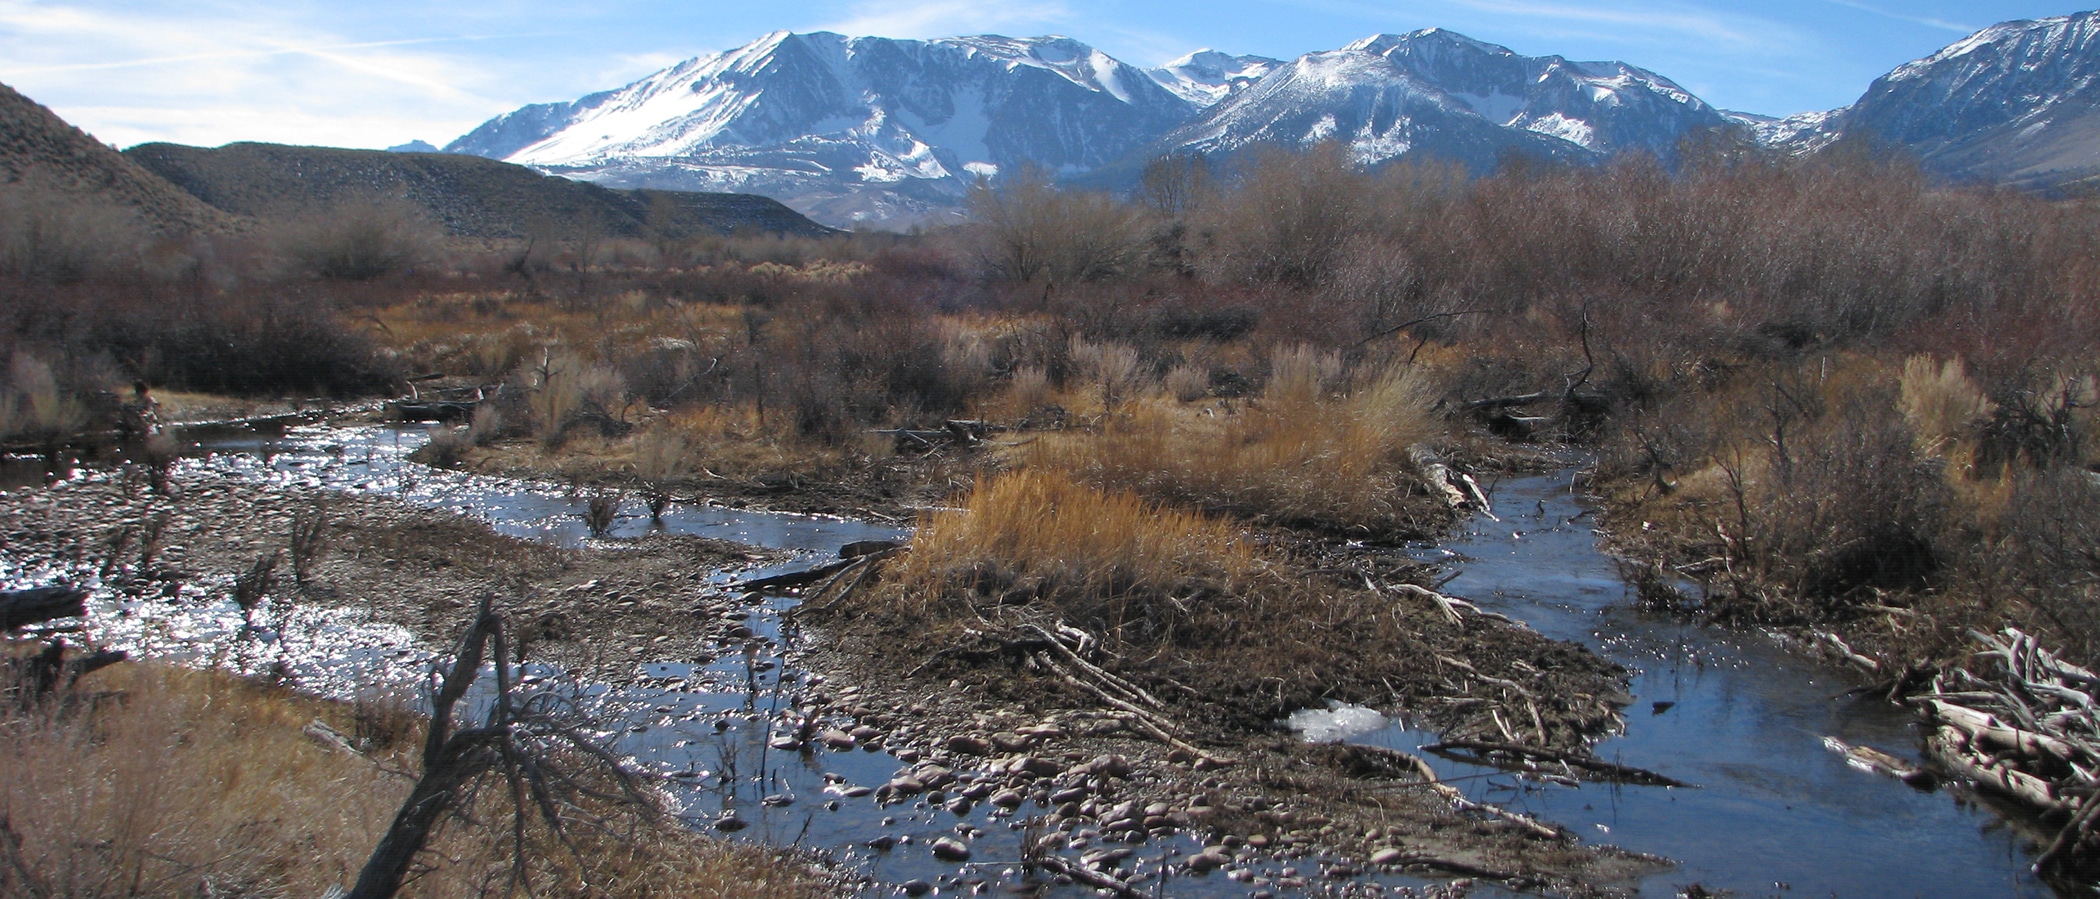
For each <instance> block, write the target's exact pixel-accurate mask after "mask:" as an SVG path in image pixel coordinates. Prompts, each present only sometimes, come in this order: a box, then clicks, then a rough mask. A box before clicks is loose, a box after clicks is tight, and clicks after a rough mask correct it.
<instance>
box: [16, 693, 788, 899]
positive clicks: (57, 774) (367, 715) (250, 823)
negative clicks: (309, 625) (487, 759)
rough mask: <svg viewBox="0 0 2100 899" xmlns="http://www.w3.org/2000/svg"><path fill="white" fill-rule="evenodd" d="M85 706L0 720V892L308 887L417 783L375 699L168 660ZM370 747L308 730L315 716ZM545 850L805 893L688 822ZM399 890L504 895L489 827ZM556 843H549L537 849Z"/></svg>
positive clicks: (333, 870)
mask: <svg viewBox="0 0 2100 899" xmlns="http://www.w3.org/2000/svg"><path fill="white" fill-rule="evenodd" d="M83 689H84V690H87V689H92V690H98V691H108V692H100V693H97V694H95V698H94V700H93V701H92V703H91V704H88V703H86V699H87V695H86V694H85V693H83V694H81V695H80V697H79V698H80V699H81V700H82V701H81V702H70V703H60V704H53V705H51V706H48V707H45V708H39V709H35V710H32V711H30V712H26V713H14V714H12V715H10V716H9V717H8V718H6V719H5V720H4V721H0V743H4V747H0V822H4V825H0V826H4V827H5V828H6V839H5V842H4V843H0V855H4V856H6V857H7V862H8V863H7V864H6V865H4V866H0V893H5V894H6V895H11V896H36V897H69V899H101V897H162V896H165V897H194V896H210V895H215V896H252V897H276V896H284V897H294V896H296V897H313V896H318V895H320V894H321V893H322V892H323V891H324V890H325V889H327V888H328V887H329V886H330V885H334V884H347V883H349V882H351V881H352V880H354V879H355V878H356V874H357V871H358V869H359V868H360V867H361V866H362V865H363V863H364V860H365V857H366V855H367V854H369V853H370V852H371V850H372V847H373V846H374V845H375V844H376V843H377V841H378V839H379V836H380V834H381V833H382V832H383V831H384V829H385V827H386V825H387V822H388V821H389V820H391V819H392V817H393V815H394V811H395V809H396V807H397V806H398V805H399V803H400V802H401V800H402V799H403V798H404V797H406V796H407V795H408V791H409V787H410V781H409V780H408V779H407V778H406V777H403V776H400V775H396V774H391V773H388V772H387V770H385V769H387V768H392V769H396V770H413V767H414V763H413V753H414V750H415V748H416V744H417V740H418V733H417V732H418V731H419V730H420V726H418V725H415V724H414V723H413V721H414V719H413V717H412V716H408V715H406V714H405V713H401V712H399V711H394V712H391V713H389V712H388V710H387V709H386V707H384V706H365V707H352V706H349V705H345V704H339V703H326V702H321V701H318V700H311V699H303V698H299V697H295V696H293V695H290V694H287V693H285V692H283V691H279V690H274V689H268V688H263V687H258V686H255V685H253V684H249V683H246V682H242V681H237V680H233V679H230V678H227V677H224V676H221V675H218V674H214V673H204V672H196V671H190V670H186V669H179V668H173V667H168V666H161V665H150V664H142V665H126V666H119V667H117V668H112V669H108V670H105V671H103V672H101V673H99V674H97V675H95V676H94V677H92V678H90V679H89V680H88V681H87V682H85V683H84V684H83ZM317 717H318V718H321V719H323V720H326V721H328V722H329V723H330V724H331V725H332V726H333V727H335V728H336V729H337V730H339V731H341V732H342V733H345V734H348V735H350V736H351V737H352V738H353V739H358V740H360V741H363V742H367V743H368V746H367V751H368V752H370V753H371V754H372V756H373V758H370V759H368V758H362V757H356V756H351V755H348V754H346V753H342V752H338V751H333V750H329V749H325V748H323V747H322V746H320V745H319V744H317V743H315V742H313V741H312V740H309V739H308V738H306V737H305V736H304V735H303V734H302V733H301V728H302V727H304V726H305V725H306V724H307V723H308V722H309V721H312V720H314V719H315V718H317ZM581 845H582V847H583V849H584V852H583V858H584V861H585V866H584V867H585V868H587V869H588V872H589V874H588V881H589V885H585V879H586V878H585V877H584V876H582V875H581V874H580V873H579V870H578V866H576V865H574V864H572V863H571V861H572V860H571V859H570V857H568V856H567V850H553V851H547V852H543V853H541V854H540V857H539V858H538V859H536V861H542V862H544V863H545V864H546V868H547V870H545V871H543V872H541V876H540V877H538V878H537V879H536V881H535V882H536V883H537V885H538V886H539V887H540V888H541V890H542V892H541V895H554V896H594V897H595V896H606V897H610V896H632V897H657V896H662V897H672V896H679V897H686V896H708V897H725V899H726V897H732V896H808V895H816V894H818V893H820V892H821V891H820V889H819V887H817V886H816V884H815V880H814V878H812V877H811V876H810V875H809V874H808V873H807V872H805V871H803V870H802V869H800V868H798V867H794V866H790V865H786V864H783V863H779V862H776V861H773V860H770V859H767V858H765V857H763V856H762V855H761V854H759V853H756V852H753V851H750V850H744V849H738V848H732V847H727V846H724V845H722V844H718V843H713V842H710V841H705V840H702V839H700V838H698V837H696V836H694V835H691V834H687V833H684V832H675V833H660V832H655V831H641V832H637V833H636V839H631V840H627V839H623V840H613V839H608V838H606V837H605V836H603V835H597V836H591V837H588V838H586V839H585V840H584V841H583V842H582V844H581ZM436 848H438V850H439V851H438V852H435V853H433V854H432V855H431V857H430V861H431V862H432V863H433V864H434V865H435V867H434V868H433V869H432V870H431V871H430V872H429V873H427V874H426V875H424V876H423V877H422V878H421V879H419V880H417V881H416V882H414V883H412V884H411V885H410V886H409V887H408V888H407V889H406V890H405V891H404V893H403V895H406V896H427V897H460V896H482V895H501V894H502V892H503V889H504V886H505V885H506V884H507V883H508V872H509V865H508V864H507V863H505V861H504V860H505V859H507V858H508V855H507V853H505V852H504V851H503V850H502V849H501V847H500V846H499V845H498V840H497V838H496V837H495V836H494V835H492V834H491V833H489V832H487V831H483V830H480V829H475V828H454V829H453V830H451V831H450V832H449V833H448V834H447V835H446V837H445V838H444V841H443V845H441V846H439V847H436ZM543 848H548V849H552V847H543Z"/></svg>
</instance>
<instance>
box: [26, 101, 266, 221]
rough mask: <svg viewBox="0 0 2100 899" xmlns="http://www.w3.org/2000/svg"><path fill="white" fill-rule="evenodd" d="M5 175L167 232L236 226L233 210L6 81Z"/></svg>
mask: <svg viewBox="0 0 2100 899" xmlns="http://www.w3.org/2000/svg"><path fill="white" fill-rule="evenodd" d="M0 183H4V184H8V185H17V184H19V185H25V186H29V187H34V188H40V189H44V190H50V191H54V192H56V193H58V194H60V195H62V196H65V197H68V198H73V199H79V200H83V201H87V202H93V203H106V204H108V205H110V206H114V207H116V208H119V209H122V210H125V211H128V212H130V213H132V214H134V215H136V216H137V218H138V219H139V221H140V222H141V223H142V224H144V225H146V226H148V227H150V228H152V229H153V230H156V231H161V232H182V231H200V230H203V231H213V230H225V229H228V228H233V227H236V226H237V220H236V219H235V218H234V217H233V216H230V215H227V214H226V213H224V212H222V211H220V210H218V209H214V208H212V207H211V206H208V205H206V204H204V203H200V202H198V201H197V198H196V197H193V196H191V195H189V194H187V193H184V192H183V191H182V190H181V189H179V188H177V187H175V186H174V185H172V184H169V183H168V182H166V181H164V180H162V179H161V178H160V177H158V176H156V175H154V174H153V173H151V172H148V171H146V170H145V169H142V168H140V167H139V166H138V165H136V164H135V163H133V162H132V161H131V160H129V159H126V158H124V156H123V155H122V154H120V153H118V152H117V151H116V150H113V149H111V148H109V147H107V146H105V145H103V144H102V142H101V141H98V140H96V139H94V138H93V137H91V136H89V135H88V134H87V133H86V132H84V131H81V130H80V129H79V128H75V127H73V126H72V125H69V124H67V123H66V121H65V120H64V119H61V118H59V117H58V116H57V114H55V113H53V112H52V111H51V110H49V109H46V108H45V107H43V106H42V105H40V104H38V103H37V102H36V101H34V100H31V99H29V98H28V97H25V96H22V95H21V94H20V93H19V92H17V91H15V90H14V89H13V88H10V87H8V86H6V85H4V84H0Z"/></svg>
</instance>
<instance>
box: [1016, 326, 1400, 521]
mask: <svg viewBox="0 0 2100 899" xmlns="http://www.w3.org/2000/svg"><path fill="white" fill-rule="evenodd" d="M1284 358H1285V360H1287V361H1285V362H1283V364H1281V365H1279V366H1278V369H1279V373H1280V377H1272V379H1271V382H1270V387H1269V391H1268V393H1267V394H1266V395H1264V396H1263V397H1262V399H1261V400H1260V401H1259V402H1257V403H1249V404H1245V405H1237V404H1235V405H1223V404H1218V405H1206V406H1191V405H1187V404H1182V403H1178V402H1172V401H1166V400H1155V401H1151V402H1146V403H1141V404H1134V405H1133V406H1132V407H1131V408H1129V409H1127V410H1126V414H1125V415H1124V416H1123V417H1121V418H1119V419H1115V420H1113V421H1112V422H1111V424H1110V425H1109V426H1108V428H1107V429H1106V430H1104V431H1103V432H1101V433H1098V434H1060V435H1052V436H1046V437H1045V438H1044V439H1043V440H1041V441H1039V442H1038V443H1037V444H1034V445H1033V446H1032V447H1031V448H1030V449H1031V450H1032V451H1031V452H1028V453H1026V454H1025V455H1024V456H1023V459H1024V461H1025V462H1026V463H1027V464H1029V465H1034V466H1041V467H1045V468H1051V469H1056V470H1060V471H1067V472H1071V473H1073V474H1074V475H1075V476H1077V477H1080V478H1081V479H1083V480H1086V481H1087V482H1089V483H1093V484H1096V485H1099V486H1102V487H1104V488H1109V489H1117V490H1128V491H1132V492H1135V493H1138V494H1141V495H1143V496H1145V497H1148V498H1150V499H1153V500H1155V501H1159V502H1169V503H1177V504H1184V505H1188V506H1194V507H1196V508H1200V509H1203V510H1206V511H1210V512H1214V513H1230V514H1236V515H1242V516H1246V517H1250V518H1256V519H1260V520H1265V521H1273V522H1278V523H1283V524H1290V525H1299V526H1309V527H1316V528H1321V529H1327V530H1334V531H1348V530H1354V531H1357V532H1363V531H1371V532H1374V533H1377V534H1379V535H1381V536H1383V537H1390V536H1394V535H1396V534H1414V533H1419V532H1420V531H1421V529H1422V528H1423V527H1425V526H1426V525H1427V524H1428V522H1426V521H1424V520H1422V519H1421V515H1422V514H1423V512H1422V511H1421V508H1420V505H1419V504H1418V503H1410V502H1409V501H1408V496H1409V494H1410V492H1411V491H1413V489H1414V488H1413V484H1414V482H1413V478H1412V476H1411V475H1409V474H1407V473H1406V472H1405V471H1404V467H1403V465H1402V456H1403V454H1404V452H1405V450H1406V449H1407V447H1408V446H1410V445H1412V444H1415V443H1421V442H1424V441H1428V440H1432V439H1434V438H1435V437H1437V436H1439V435H1440V434H1441V433H1442V424H1441V423H1440V422H1439V421H1437V419H1436V417H1435V416H1434V415H1433V414H1432V413H1431V411H1430V406H1431V404H1432V403H1433V402H1434V400H1435V398H1436V390H1435V387H1434V385H1433V384H1432V382H1431V381H1430V378H1429V376H1428V375H1427V374H1426V373H1424V372H1423V371H1422V370H1421V369H1419V368H1415V367H1408V366H1401V367H1396V368H1394V369H1392V370H1390V371H1387V372H1385V373H1383V374H1381V375H1379V376H1377V377H1376V378H1374V379H1373V380H1372V381H1371V383H1369V384H1367V385H1365V386H1363V387H1361V388H1360V389H1358V390H1356V391H1354V392H1351V393H1347V394H1338V393H1333V392H1330V390H1331V388H1333V387H1335V386H1337V382H1338V381H1339V380H1340V377H1341V375H1340V372H1339V363H1338V362H1335V361H1334V360H1333V358H1332V357H1331V356H1328V355H1326V354H1319V353H1297V354H1291V355H1287V356H1285V357H1284Z"/></svg>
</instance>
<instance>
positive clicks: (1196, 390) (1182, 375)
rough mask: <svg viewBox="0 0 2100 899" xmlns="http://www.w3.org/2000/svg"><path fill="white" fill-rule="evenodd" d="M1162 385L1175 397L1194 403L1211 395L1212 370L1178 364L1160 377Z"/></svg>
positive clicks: (1181, 400)
mask: <svg viewBox="0 0 2100 899" xmlns="http://www.w3.org/2000/svg"><path fill="white" fill-rule="evenodd" d="M1160 386H1161V387H1164V388H1165V389H1166V391H1167V395H1169V396H1172V397H1173V398H1174V399H1176V400H1178V401H1180V402H1184V403H1193V402H1195V401H1197V400H1200V399H1202V398H1204V397H1206V396H1209V395H1210V371H1209V370H1208V369H1205V368H1203V367H1201V366H1196V365H1189V364H1186V363H1184V364H1181V365H1176V366H1174V367H1173V368H1170V369H1168V370H1167V373H1166V375H1165V376H1164V377H1162V378H1161V379H1160Z"/></svg>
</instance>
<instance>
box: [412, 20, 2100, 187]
mask: <svg viewBox="0 0 2100 899" xmlns="http://www.w3.org/2000/svg"><path fill="white" fill-rule="evenodd" d="M1710 130H1724V131H1732V132H1734V133H1737V134H1740V135H1743V136H1744V137H1746V138H1749V139H1754V140H1755V141H1757V142H1758V143H1759V144H1761V145H1764V146H1767V147H1772V148H1775V149H1778V150H1781V151H1784V152H1790V153H1802V154H1805V153H1814V152H1819V151H1821V150H1822V149H1823V148H1825V147H1828V146H1830V145H1831V144H1833V143H1836V142H1838V141H1840V140H1847V139H1865V138H1868V137H1869V136H1870V135H1871V136H1872V137H1873V138H1874V139H1876V140H1879V141H1880V142H1881V143H1883V144H1886V145H1888V146H1892V147H1898V148H1902V149H1906V150H1908V151H1910V152H1913V153H1916V154H1917V155H1918V156H1919V158H1920V160H1921V162H1922V163H1923V164H1924V165H1925V166H1926V168H1927V169H1928V170H1930V171H1932V172H1934V173H1935V174H1938V175H1941V176H1943V177H1947V178H1950V179H1953V180H1982V181H1993V182H1999V183H2012V184H2017V185H2020V186H2025V187H2047V186H2049V185H2050V184H2052V183H2059V182H2070V181H2074V180H2080V179H2085V180H2090V179H2091V178H2092V177H2094V176H2095V175H2100V12H2095V13H2080V14H2076V15H2073V16H2063V17H2056V18H2052V19H2040V20H2031V21H2019V22H2007V23H2001V24H1999V25H1995V26H1992V27H1991V28H1987V29H1984V30H1982V31H1979V32H1977V33H1976V34H1974V35H1971V36H1970V37H1968V38H1965V39H1963V40H1962V41H1957V42H1955V43H1954V44H1952V45H1950V46H1949V47H1947V48H1946V49H1944V50H1941V51H1940V52H1938V53H1935V54H1933V55H1931V56H1928V57H1926V58H1923V59H1920V60H1917V61H1914V62H1911V63H1908V64H1906V65H1904V66H1900V67H1898V68H1897V69H1895V70H1894V71H1892V72H1890V73H1889V74H1888V75H1885V76H1883V77H1882V78H1880V79H1877V80H1876V81H1875V83H1874V84H1873V86H1871V87H1870V88H1869V89H1868V91H1867V92H1866V94H1865V95H1863V96H1862V97H1861V99H1860V101H1859V102H1857V103H1854V104H1852V105H1850V106H1847V107H1844V108H1840V109H1836V110H1825V111H1813V112H1807V113H1800V114H1796V115H1792V116H1787V117H1784V118H1777V117H1768V116H1759V115H1754V114H1748V113H1739V112H1729V111H1725V110H1721V109H1717V108H1715V107H1713V106H1712V105H1710V104H1708V103H1707V102H1705V101H1704V100H1702V99H1701V98H1699V97H1698V96H1696V95H1694V94H1693V93H1692V92H1691V91H1690V90H1687V89H1686V88H1684V87H1683V86H1681V85H1679V84H1677V83H1676V82H1674V81H1672V80H1671V79H1669V78H1667V77H1665V76H1663V75H1661V74H1658V73H1656V72H1653V71H1650V70H1647V69H1643V68H1641V67H1638V66H1635V65H1632V64H1629V63H1625V62H1618V61H1604V62H1595V61H1580V60H1571V59H1569V58H1567V57H1564V56H1559V55H1548V56H1523V55H1520V54H1517V53H1515V52H1514V51H1511V50H1510V49H1508V48H1506V47H1502V46H1499V45H1496V44H1492V43H1488V42H1485V41H1480V40H1476V39H1474V38H1471V37H1467V36H1465V35H1462V34H1459V33H1457V32H1454V31H1450V30H1448V29H1442V28H1425V29H1420V30H1417V31H1413V32H1407V33H1380V34H1374V35H1370V36H1368V37H1365V38H1362V39H1360V40H1357V41H1353V42H1351V43H1349V44H1346V45H1344V46H1342V47H1340V48H1337V49H1334V50H1322V51H1315V52H1313V53H1307V54H1302V55H1300V56H1298V57H1296V58H1294V59H1291V60H1276V59H1271V58H1268V57H1260V56H1243V55H1234V54H1230V53H1225V52H1221V51H1217V50H1212V49H1205V50H1199V51H1196V52H1195V53H1191V54H1189V55H1187V56H1184V57H1182V58H1180V59H1177V60H1173V61H1171V62H1168V63H1166V64H1164V65H1162V66H1158V67H1155V68H1151V69H1140V68H1137V67H1135V66H1131V65H1129V64H1127V63H1123V62H1121V61H1119V60H1116V59H1114V58H1113V57H1110V56H1108V54H1106V53H1103V52H1101V51H1099V50H1097V49H1094V48H1093V47H1091V46H1089V45H1086V44H1084V43H1082V42H1080V41H1077V40H1074V39H1072V38H1069V37H1062V36H1056V35H1051V36H1044V37H1036V38H1008V37H1001V36H997V35H978V36H974V37H957V38H943V39H938V40H930V41H915V40H898V39H890V38H872V37H846V36H843V35H838V34H832V33H829V32H816V33H813V34H807V35H801V34H794V33H791V32H775V33H773V34H770V35H767V36H766V37H764V38H761V39H760V40H758V41H754V42H753V43H751V44H747V45H745V46H743V47H738V48H735V49H732V50H728V51H724V52H721V53H714V54H707V55H703V56H698V57H694V58H692V59H689V60H685V61H683V62H680V63H678V64H676V65H673V66H671V67H668V68H666V69H664V70H661V71H659V72H657V73H654V74H652V75H650V76H647V77H645V78H643V79H639V80H637V81H635V82H633V83H631V84H629V85H627V86H626V87H623V88H619V89H616V90H612V91H605V92H600V93H596V94H592V95H589V96H586V97H583V98H581V99H578V100H576V101H573V102H568V103H546V104H534V105H530V106H525V107H521V108H519V109H517V110H514V111H512V112H510V113H505V114H504V115H501V116H497V117H495V118H492V119H490V120H489V121H488V122H486V123H484V124H483V125H482V126H480V127H478V128H476V129H474V130H473V131H471V132H469V133H468V134H466V135H463V136H462V137H461V138H459V139H457V140H455V141H453V142H452V143H451V144H449V145H447V146H446V147H445V149H446V150H447V151H448V152H455V153H460V152H464V153H473V154H477V155H487V156H494V157H498V158H504V159H507V160H509V161H512V162H517V163H520V164H524V165H529V166H532V167H534V168H537V169H539V170H541V171H544V172H548V173H552V174H560V175H564V176H568V177H573V178H579V179H584V180H590V181H595V182H598V183H602V184H606V185H609V186H615V187H676V188H686V189H693V188H699V189H709V190H745V191H753V192H759V193H765V194H767V195H770V196H774V197H777V198H779V199H781V200H783V201H784V202H787V203H788V204H789V205H791V206H794V207H795V208H797V209H798V210H800V211H802V212H804V213H806V214H809V215H811V216H813V217H815V218H818V219H820V220H824V221H827V222H829V223H832V224H841V225H843V224H851V223H855V222H889V223H892V224H897V223H909V222H915V221H927V220H938V219H940V218H942V217H943V216H954V215H957V214H958V213H957V210H958V208H959V203H960V200H961V198H962V197H963V195H964V194H965V193H966V192H967V188H968V186H969V184H971V183H972V182H974V181H976V180H977V179H980V178H997V177H999V176H1001V175H1002V174H1003V173H1010V172H1011V171H1012V170H1013V169H1014V168H1015V167H1016V166H1019V165H1030V166H1037V167H1040V168H1042V169H1044V170H1047V171H1048V172H1049V173H1050V174H1052V175H1054V176H1056V177H1059V178H1061V179H1064V180H1068V181H1074V182H1076V183H1080V184H1084V185H1087V186H1092V187H1120V186H1127V185H1128V183H1129V182H1131V181H1132V180H1133V179H1134V178H1135V173H1136V172H1138V171H1140V170H1141V169H1142V168H1143V165H1144V163H1145V161H1147V160H1149V159H1151V158H1155V157H1157V156H1160V155H1165V154H1198V155H1205V156H1230V155H1233V154H1236V153H1240V152H1243V151H1245V150H1248V149H1250V148H1252V147H1255V146H1259V145H1278V144H1280V145H1284V146H1297V147H1303V146H1309V145H1311V144H1314V143H1318V142H1321V141H1325V140H1340V141H1342V142H1344V143H1346V144H1348V145H1349V147H1350V150H1351V153H1352V154H1353V155H1354V156H1355V158H1356V159H1357V161H1358V162H1360V163H1362V164H1366V165H1377V164H1381V163H1384V162H1387V161H1390V160H1393V159H1396V158H1398V157H1400V156H1402V155H1406V154H1409V153H1419V154H1429V155H1435V156H1438V157H1442V158H1444V159H1446V160H1449V161H1455V162H1459V163H1461V164H1463V165H1465V166H1466V167H1467V168H1469V169H1471V170H1473V171H1475V172H1483V171H1489V170H1492V169H1493V168H1494V166H1496V165H1497V164H1499V163H1500V161H1501V160H1502V159H1504V158H1505V157H1507V156H1509V155H1510V154H1519V155H1526V156H1531V157H1534V158H1540V159H1547V160H1566V161H1573V162H1590V161H1597V160H1602V159H1606V158H1609V157H1611V156H1614V155H1617V154H1621V153H1627V152H1640V153H1646V154H1652V155H1654V156H1657V157H1660V158H1663V159H1665V160H1668V159H1669V158H1671V157H1672V156H1674V154H1675V153H1676V152H1677V149H1678V147H1679V146H1680V144H1681V142H1682V141H1683V140H1684V139H1685V138H1687V137H1688V136H1691V135H1694V134H1697V133H1699V132H1702V131H1710Z"/></svg>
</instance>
